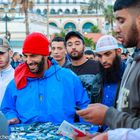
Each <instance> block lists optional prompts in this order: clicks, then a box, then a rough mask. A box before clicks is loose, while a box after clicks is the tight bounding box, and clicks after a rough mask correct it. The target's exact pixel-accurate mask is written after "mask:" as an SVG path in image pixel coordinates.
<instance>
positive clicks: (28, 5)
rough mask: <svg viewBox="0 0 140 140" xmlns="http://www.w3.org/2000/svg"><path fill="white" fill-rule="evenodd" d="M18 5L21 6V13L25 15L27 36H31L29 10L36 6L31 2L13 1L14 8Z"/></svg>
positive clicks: (24, 0) (25, 0) (26, 0)
mask: <svg viewBox="0 0 140 140" xmlns="http://www.w3.org/2000/svg"><path fill="white" fill-rule="evenodd" d="M17 5H21V9H20V12H23V13H24V14H25V27H26V35H28V34H29V22H28V10H31V9H32V8H33V6H34V4H33V2H32V1H31V0H12V7H15V6H17Z"/></svg>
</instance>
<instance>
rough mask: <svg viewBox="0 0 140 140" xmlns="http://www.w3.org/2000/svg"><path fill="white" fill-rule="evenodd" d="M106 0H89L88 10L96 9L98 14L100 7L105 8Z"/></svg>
mask: <svg viewBox="0 0 140 140" xmlns="http://www.w3.org/2000/svg"><path fill="white" fill-rule="evenodd" d="M104 4H105V0H89V7H88V10H93V9H95V10H96V14H98V11H99V10H100V9H103V8H104Z"/></svg>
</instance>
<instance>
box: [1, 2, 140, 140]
mask: <svg viewBox="0 0 140 140" xmlns="http://www.w3.org/2000/svg"><path fill="white" fill-rule="evenodd" d="M114 14H115V18H116V29H115V32H116V36H112V35H103V36H102V37H100V38H99V40H98V41H97V43H96V48H95V51H94V52H93V50H86V46H85V40H84V36H83V35H82V34H81V33H80V32H78V31H70V32H68V33H67V34H66V36H65V38H62V37H54V38H53V39H52V40H51V41H49V40H48V38H47V37H46V36H45V35H44V34H42V33H38V32H33V33H31V34H29V35H28V36H27V37H26V38H25V40H24V43H23V46H22V55H21V54H19V53H18V52H14V53H13V52H12V50H11V48H10V44H9V42H8V41H7V40H6V39H5V38H0V88H1V89H0V122H2V123H1V124H2V125H0V135H2V134H3V135H6V134H7V126H8V124H9V125H11V124H19V123H21V124H29V123H33V122H52V123H54V124H55V123H61V122H62V121H63V120H66V121H68V122H70V123H75V122H81V123H82V122H83V123H84V122H89V123H93V124H94V125H98V126H99V128H100V129H99V131H100V132H101V133H98V134H89V133H87V135H86V136H85V137H75V138H74V139H75V140H135V139H136V140H137V139H140V135H139V132H140V129H139V127H140V119H139V117H140V89H139V88H140V87H139V86H140V81H139V76H140V72H139V67H140V64H139V63H140V62H139V60H140V56H139V54H140V49H139V45H140V1H139V0H116V2H115V4H114ZM118 40H119V41H118ZM120 40H121V43H122V45H123V46H125V48H130V47H131V48H134V53H133V54H132V55H131V56H128V54H129V52H128V51H126V52H122V53H121V52H120V47H119V44H118V42H119V43H120ZM49 46H50V48H51V52H50V51H49ZM75 106H78V107H79V108H80V109H81V110H76V109H75ZM6 120H7V121H6ZM3 128H4V129H3Z"/></svg>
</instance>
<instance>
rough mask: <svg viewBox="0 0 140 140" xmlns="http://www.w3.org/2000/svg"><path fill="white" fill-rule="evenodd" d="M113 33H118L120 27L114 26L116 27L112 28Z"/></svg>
mask: <svg viewBox="0 0 140 140" xmlns="http://www.w3.org/2000/svg"><path fill="white" fill-rule="evenodd" d="M114 31H115V32H116V33H120V26H119V25H118V24H116V26H115V27H114Z"/></svg>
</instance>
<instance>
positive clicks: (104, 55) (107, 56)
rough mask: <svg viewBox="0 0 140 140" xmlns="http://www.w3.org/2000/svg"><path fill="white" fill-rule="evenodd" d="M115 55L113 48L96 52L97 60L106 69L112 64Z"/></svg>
mask: <svg viewBox="0 0 140 140" xmlns="http://www.w3.org/2000/svg"><path fill="white" fill-rule="evenodd" d="M116 55H117V54H116V51H115V50H110V51H102V52H98V53H97V56H98V60H99V61H100V63H101V64H102V66H103V67H104V68H105V69H108V68H110V67H111V66H112V65H113V62H114V60H115V58H116Z"/></svg>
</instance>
